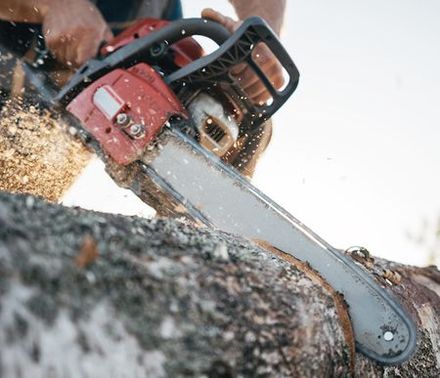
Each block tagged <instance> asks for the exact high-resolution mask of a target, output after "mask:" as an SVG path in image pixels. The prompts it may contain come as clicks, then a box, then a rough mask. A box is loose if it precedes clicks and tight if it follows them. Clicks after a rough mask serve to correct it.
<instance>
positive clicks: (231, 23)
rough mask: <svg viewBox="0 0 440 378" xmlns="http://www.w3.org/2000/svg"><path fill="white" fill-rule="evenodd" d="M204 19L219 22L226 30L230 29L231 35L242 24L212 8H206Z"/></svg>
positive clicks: (203, 13)
mask: <svg viewBox="0 0 440 378" xmlns="http://www.w3.org/2000/svg"><path fill="white" fill-rule="evenodd" d="M202 17H203V18H206V19H208V20H212V21H215V22H218V23H219V24H221V25H223V26H224V27H225V28H226V29H228V30H229V31H230V32H231V33H233V32H235V30H237V28H238V27H239V26H240V24H241V22H240V21H236V20H233V19H232V18H231V17H227V16H224V15H223V14H221V13H220V12H217V11H216V10H214V9H212V8H206V9H204V10H203V11H202Z"/></svg>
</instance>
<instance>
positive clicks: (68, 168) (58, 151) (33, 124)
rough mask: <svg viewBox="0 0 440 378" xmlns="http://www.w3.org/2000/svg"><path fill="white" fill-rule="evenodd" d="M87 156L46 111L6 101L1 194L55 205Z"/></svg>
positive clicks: (0, 129) (0, 138)
mask: <svg viewBox="0 0 440 378" xmlns="http://www.w3.org/2000/svg"><path fill="white" fill-rule="evenodd" d="M89 159H90V153H89V152H88V151H87V150H86V149H85V148H84V147H83V146H82V145H81V143H80V142H79V141H76V140H75V139H74V138H73V137H72V136H71V135H69V132H68V129H67V126H66V125H63V124H62V121H60V120H57V119H56V118H55V117H54V116H53V115H51V114H50V113H49V111H47V110H45V109H41V108H39V107H37V106H35V105H28V104H25V103H24V102H23V101H22V100H21V99H20V98H12V99H9V100H7V101H6V102H5V103H4V105H3V107H2V109H1V111H0V190H1V191H7V192H13V193H28V194H33V195H37V196H41V197H43V198H45V199H47V200H49V201H52V202H57V201H59V200H60V199H61V197H62V195H63V194H64V192H65V191H66V190H67V189H68V188H69V187H70V186H71V185H72V183H73V182H74V180H75V178H76V177H77V176H78V175H79V174H80V172H81V170H82V169H83V168H84V167H85V166H86V164H87V162H88V161H89Z"/></svg>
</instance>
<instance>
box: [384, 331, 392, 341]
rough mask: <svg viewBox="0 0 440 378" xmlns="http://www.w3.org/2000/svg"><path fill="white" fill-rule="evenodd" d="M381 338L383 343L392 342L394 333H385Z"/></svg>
mask: <svg viewBox="0 0 440 378" xmlns="http://www.w3.org/2000/svg"><path fill="white" fill-rule="evenodd" d="M383 338H384V340H385V341H392V340H393V339H394V333H393V332H391V331H386V332H384V334H383Z"/></svg>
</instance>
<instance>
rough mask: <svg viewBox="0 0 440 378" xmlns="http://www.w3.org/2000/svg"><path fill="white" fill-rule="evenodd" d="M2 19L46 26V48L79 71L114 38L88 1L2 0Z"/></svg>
mask: <svg viewBox="0 0 440 378" xmlns="http://www.w3.org/2000/svg"><path fill="white" fill-rule="evenodd" d="M0 18H1V19H4V20H9V21H14V22H29V23H37V24H42V25H43V34H44V38H45V41H46V45H47V47H48V48H49V50H50V51H51V52H52V53H53V54H54V55H55V57H56V58H57V59H58V60H59V61H60V62H61V63H64V64H65V65H67V66H73V67H78V66H80V65H81V64H83V63H84V62H85V61H86V60H88V59H90V58H92V57H93V56H95V55H96V53H97V52H98V48H99V46H100V44H101V43H102V41H104V40H109V39H111V38H112V34H111V32H110V29H109V27H108V25H107V23H106V22H105V20H104V18H103V16H102V15H101V13H100V12H99V10H98V9H97V8H96V7H95V5H94V4H92V3H91V2H90V1H88V0H2V1H1V2H0Z"/></svg>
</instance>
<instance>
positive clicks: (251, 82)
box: [202, 8, 284, 105]
mask: <svg viewBox="0 0 440 378" xmlns="http://www.w3.org/2000/svg"><path fill="white" fill-rule="evenodd" d="M202 17H203V18H206V19H209V20H213V21H216V22H218V23H219V24H221V25H223V26H224V27H225V28H226V29H228V30H229V31H230V32H231V33H233V32H235V31H236V30H237V29H238V27H239V26H240V25H241V23H242V21H236V20H233V19H232V18H230V17H227V16H224V15H223V14H221V13H219V12H217V11H215V10H213V9H210V8H207V9H204V10H203V11H202ZM253 59H254V61H255V63H256V64H257V65H258V66H259V67H260V69H261V70H262V71H263V72H264V74H265V75H266V77H267V78H268V79H269V81H270V82H271V84H272V85H273V86H274V88H276V89H280V88H281V87H282V86H283V84H284V77H283V69H282V66H281V64H280V62H279V61H278V59H277V58H276V57H275V55H274V54H273V53H272V51H270V49H269V48H268V47H267V46H266V45H265V44H260V45H258V46H257V47H256V48H255V50H254V52H253ZM231 73H232V75H233V76H234V77H236V78H237V80H238V82H239V83H240V86H241V88H242V89H243V90H244V92H245V93H246V94H247V95H248V96H249V98H250V99H251V100H252V101H253V102H254V103H255V104H258V105H263V104H264V103H265V102H266V101H268V100H269V99H270V98H271V97H272V96H271V94H270V92H269V91H268V90H267V88H266V87H265V85H264V84H263V82H262V81H261V80H260V79H259V78H258V76H257V75H256V74H255V72H254V71H253V70H252V68H251V67H249V65H247V64H245V63H243V64H239V65H237V66H236V67H234V68H233V69H232V70H231Z"/></svg>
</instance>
